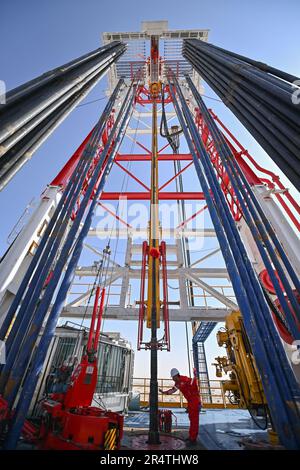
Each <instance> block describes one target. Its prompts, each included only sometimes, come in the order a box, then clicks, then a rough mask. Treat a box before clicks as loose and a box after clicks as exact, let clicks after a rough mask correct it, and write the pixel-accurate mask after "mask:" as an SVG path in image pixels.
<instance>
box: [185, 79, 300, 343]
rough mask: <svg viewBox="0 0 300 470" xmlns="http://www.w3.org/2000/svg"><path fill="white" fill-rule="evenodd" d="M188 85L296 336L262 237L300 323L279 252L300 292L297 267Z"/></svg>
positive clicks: (213, 124)
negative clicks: (294, 265)
mask: <svg viewBox="0 0 300 470" xmlns="http://www.w3.org/2000/svg"><path fill="white" fill-rule="evenodd" d="M187 82H188V84H189V86H190V89H191V91H192V93H193V95H194V97H195V99H196V102H197V104H198V106H199V108H200V110H201V112H202V113H203V116H204V119H205V121H206V125H207V126H208V128H209V130H210V132H211V135H212V137H213V139H214V141H215V145H216V148H217V150H218V153H219V155H220V158H221V160H222V162H223V164H224V167H225V169H226V171H227V174H228V175H229V177H230V180H231V183H232V185H233V188H234V191H235V194H236V196H237V198H238V200H239V201H240V204H241V206H242V210H243V214H244V216H245V219H246V222H247V224H248V225H249V228H250V230H251V232H252V234H253V237H254V240H255V242H256V244H257V247H258V249H259V251H260V253H261V256H262V258H263V260H264V262H265V264H266V267H267V270H268V272H269V275H270V277H271V279H272V282H273V284H274V287H275V290H276V293H277V295H278V297H279V299H280V300H281V302H282V308H283V310H284V312H285V313H286V316H287V320H289V321H288V324H289V327H290V328H291V329H293V334H294V335H295V334H297V333H298V329H297V326H296V325H295V319H294V318H293V316H292V315H291V312H290V309H289V306H288V305H287V302H286V300H285V297H284V296H283V292H282V289H281V287H280V284H279V282H278V280H277V278H276V276H275V273H274V271H273V267H272V265H271V263H270V262H269V258H268V257H267V255H266V253H265V250H264V246H263V244H262V242H261V241H260V237H262V241H263V242H264V244H265V246H266V248H267V251H268V253H269V256H270V257H271V259H272V261H273V263H274V266H275V268H277V271H278V274H279V277H280V279H281V281H282V283H283V286H284V288H285V290H286V292H287V294H288V297H289V299H290V301H291V304H292V306H293V308H294V311H295V314H296V316H297V317H298V320H300V317H299V305H298V302H297V299H296V298H295V296H294V293H293V291H292V288H291V286H290V284H289V281H288V280H287V278H286V276H285V273H284V271H283V269H282V267H281V264H280V262H279V260H278V258H277V253H278V254H279V255H280V256H281V259H282V261H283V263H284V265H285V267H286V269H287V272H288V273H289V275H290V277H291V279H292V281H293V282H294V284H295V287H297V289H298V290H299V291H300V283H299V280H298V277H297V275H296V273H295V271H294V269H293V267H292V266H291V264H290V262H289V260H288V258H287V257H286V254H285V253H284V250H283V248H282V246H281V245H280V243H279V240H278V239H277V236H276V234H275V232H274V231H273V229H272V227H271V225H270V224H269V222H268V220H267V218H266V217H265V215H264V213H263V211H262V209H261V207H260V205H259V203H258V201H257V200H256V197H255V195H254V194H253V191H252V189H251V187H250V185H249V183H248V182H247V179H246V178H245V177H244V176H243V173H242V171H241V169H240V168H239V166H238V163H237V162H235V163H233V157H232V154H231V151H230V149H229V147H228V146H227V144H226V141H225V139H224V138H223V136H222V134H221V132H220V131H219V129H218V128H217V126H216V123H215V122H214V120H213V118H212V117H211V115H210V113H209V112H208V110H207V108H206V106H205V104H204V102H203V100H202V98H201V97H200V95H199V93H198V91H197V89H196V88H195V86H194V84H193V83H192V81H191V79H190V78H189V77H187ZM238 177H240V178H241V179H242V181H241V182H240V183H239V182H238V180H237V178H238ZM244 185H246V189H247V192H246V190H245V188H244ZM241 193H242V194H241ZM243 196H244V198H245V201H247V206H246V205H245V202H244V198H243ZM256 210H257V211H258V213H259V215H260V217H261V221H260V220H259V217H258V214H257V212H256ZM251 216H252V217H251ZM262 222H263V223H262ZM267 232H268V233H269V234H270V236H271V239H272V241H273V243H274V245H275V247H276V249H277V253H275V251H274V249H273V246H272V245H271V243H270V240H269V237H268V234H267ZM298 334H299V333H298ZM296 338H297V336H296V337H295V339H296Z"/></svg>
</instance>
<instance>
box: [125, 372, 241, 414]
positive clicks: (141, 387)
mask: <svg viewBox="0 0 300 470" xmlns="http://www.w3.org/2000/svg"><path fill="white" fill-rule="evenodd" d="M173 385H174V382H173V380H172V379H163V378H162V379H158V388H160V389H162V390H164V391H165V390H168V389H170V388H172V387H173ZM132 390H133V393H138V394H139V396H140V406H148V405H149V393H150V379H149V378H148V377H141V378H140V377H134V378H133V383H132ZM200 397H201V402H202V407H203V408H237V406H236V405H232V404H231V403H230V401H229V400H228V398H227V396H225V395H224V393H223V390H222V387H221V380H210V381H209V382H208V383H206V384H202V385H200ZM158 405H159V406H160V407H166V408H168V407H170V408H186V407H187V401H186V399H185V398H184V397H183V395H182V394H181V393H180V392H176V393H174V394H172V395H163V394H162V393H160V392H159V393H158Z"/></svg>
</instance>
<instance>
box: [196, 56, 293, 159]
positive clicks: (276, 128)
mask: <svg viewBox="0 0 300 470" xmlns="http://www.w3.org/2000/svg"><path fill="white" fill-rule="evenodd" d="M194 60H195V63H197V64H203V62H202V58H201V57H199V56H197V57H196V58H195V59H194ZM202 66H203V65H202ZM205 70H206V72H207V73H208V74H209V75H210V76H211V77H212V79H213V80H214V81H215V82H216V83H218V84H219V85H220V86H223V88H224V90H227V89H228V88H229V87H230V86H231V84H232V81H233V80H234V74H233V73H232V72H230V71H227V70H226V69H224V70H223V68H219V67H218V65H214V63H213V62H212V61H211V60H210V59H207V61H206V62H205ZM225 94H227V99H228V101H229V102H233V103H234V102H236V103H240V104H243V105H244V106H245V107H246V108H247V109H249V111H250V112H251V114H252V115H253V117H254V118H255V119H257V122H258V123H260V125H263V126H265V128H266V129H267V130H268V135H270V137H271V139H274V140H275V142H276V141H277V140H278V146H279V149H280V150H281V152H282V153H283V154H285V158H286V159H287V161H288V162H289V164H291V165H293V162H294V163H297V162H298V160H299V147H300V138H299V133H298V131H297V128H294V125H293V122H292V121H291V120H288V121H287V122H286V121H285V120H283V119H282V118H281V117H280V114H281V113H282V105H281V104H280V102H279V104H278V102H276V101H275V103H276V105H277V106H278V109H274V108H273V106H272V105H273V103H274V100H275V99H274V98H272V101H271V103H272V105H271V106H270V105H266V106H262V103H261V97H260V96H257V94H258V92H257V89H256V88H254V89H252V90H249V86H248V84H247V82H246V81H245V80H243V79H242V80H241V82H240V83H239V87H237V88H236V89H234V90H232V91H231V92H230V96H229V95H228V92H226V91H225ZM263 96H265V93H264V94H263ZM258 98H259V99H258ZM226 104H227V101H226ZM278 114H279V116H278ZM275 142H274V143H275ZM274 143H273V144H274ZM281 146H283V147H281Z"/></svg>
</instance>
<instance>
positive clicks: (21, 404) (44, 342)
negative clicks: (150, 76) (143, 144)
mask: <svg viewBox="0 0 300 470" xmlns="http://www.w3.org/2000/svg"><path fill="white" fill-rule="evenodd" d="M130 95H131V97H130ZM134 96H135V92H134V93H133V92H132V87H130V89H129V90H128V93H127V95H126V97H125V99H124V103H123V106H122V107H121V110H120V113H119V114H121V116H120V119H118V118H119V116H118V118H117V120H118V121H120V120H121V117H122V120H121V123H120V127H119V131H118V133H117V136H116V138H115V141H114V149H113V150H112V151H111V153H110V156H109V162H108V168H107V170H106V172H104V173H102V178H101V182H100V184H99V185H98V187H97V189H96V191H95V194H94V195H93V200H92V203H91V205H90V208H89V211H88V214H87V216H86V219H85V221H84V225H83V227H82V229H81V232H80V234H79V236H78V238H77V241H76V244H75V247H74V250H73V254H72V257H71V260H70V262H69V264H68V267H67V270H66V273H65V276H64V279H63V281H62V283H61V286H60V289H59V292H58V294H57V297H56V300H55V302H54V305H53V307H52V309H51V311H50V313H49V316H48V320H47V323H46V325H45V329H44V332H43V336H42V338H41V340H40V342H39V345H38V346H37V349H36V352H35V355H34V358H33V360H32V365H31V369H30V371H29V373H28V375H27V377H26V379H25V382H24V386H23V389H22V392H21V395H20V399H19V401H18V406H17V408H16V412H15V414H14V417H13V420H12V425H11V429H10V431H9V433H8V435H7V439H6V441H5V445H4V448H6V449H15V447H16V444H17V441H18V439H19V436H20V434H21V431H22V427H23V424H24V421H25V419H26V415H27V411H28V408H29V406H30V402H31V400H32V394H33V391H34V389H35V387H36V383H37V380H38V378H39V374H40V372H41V370H42V367H43V363H44V360H45V357H46V354H47V351H48V348H49V345H50V342H51V340H52V338H53V335H54V331H55V327H56V324H57V320H58V318H59V315H60V313H61V310H62V308H63V304H64V300H65V298H66V295H67V292H68V289H69V287H70V285H71V282H72V279H73V276H74V271H75V268H76V265H77V263H78V260H79V258H80V255H81V251H82V248H83V242H84V239H85V237H86V236H87V234H88V230H89V228H90V225H91V222H92V217H93V215H94V212H95V208H96V205H97V200H98V198H99V195H100V193H101V191H102V190H103V187H104V184H105V180H106V177H107V175H108V173H109V171H110V169H111V166H112V164H113V159H114V157H115V155H116V153H117V151H118V149H119V146H120V144H121V142H122V139H123V137H124V133H125V130H126V128H127V125H128V122H129V119H130V116H131V112H132V106H133V100H134ZM116 122H117V121H116ZM118 124H119V122H118ZM102 163H103V162H101V159H100V161H99V163H98V165H97V168H96V171H95V174H94V176H93V178H92V180H91V183H90V188H89V189H91V190H93V189H94V188H95V184H96V182H97V176H98V173H99V170H100V168H101V166H102ZM90 195H91V192H89V190H88V191H87V193H86V196H87V197H88V198H90ZM62 267H63V266H62ZM53 278H54V276H53ZM53 278H52V279H53Z"/></svg>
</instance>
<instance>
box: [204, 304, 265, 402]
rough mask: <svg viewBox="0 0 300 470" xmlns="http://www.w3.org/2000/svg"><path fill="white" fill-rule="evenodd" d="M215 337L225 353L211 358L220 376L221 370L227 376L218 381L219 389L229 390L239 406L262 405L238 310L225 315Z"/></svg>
mask: <svg viewBox="0 0 300 470" xmlns="http://www.w3.org/2000/svg"><path fill="white" fill-rule="evenodd" d="M217 341H218V344H219V346H225V348H226V353H227V356H223V357H216V358H215V360H216V363H215V364H213V365H214V366H216V375H217V377H222V375H223V373H225V374H229V378H230V380H224V381H222V382H221V384H222V389H223V393H224V394H225V393H226V392H231V396H232V395H233V396H234V401H235V403H237V404H238V406H239V407H240V408H247V409H248V410H250V409H252V410H254V409H257V410H258V409H259V408H261V407H263V408H265V407H266V405H267V402H266V398H265V394H264V391H263V387H262V382H261V378H260V375H259V372H258V369H257V366H256V363H255V360H254V357H253V354H252V350H251V346H250V343H249V340H248V336H247V334H246V331H245V328H244V323H243V319H242V315H241V313H240V312H239V311H234V312H232V313H231V314H230V315H228V316H227V318H226V322H225V330H220V331H218V333H217Z"/></svg>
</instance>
